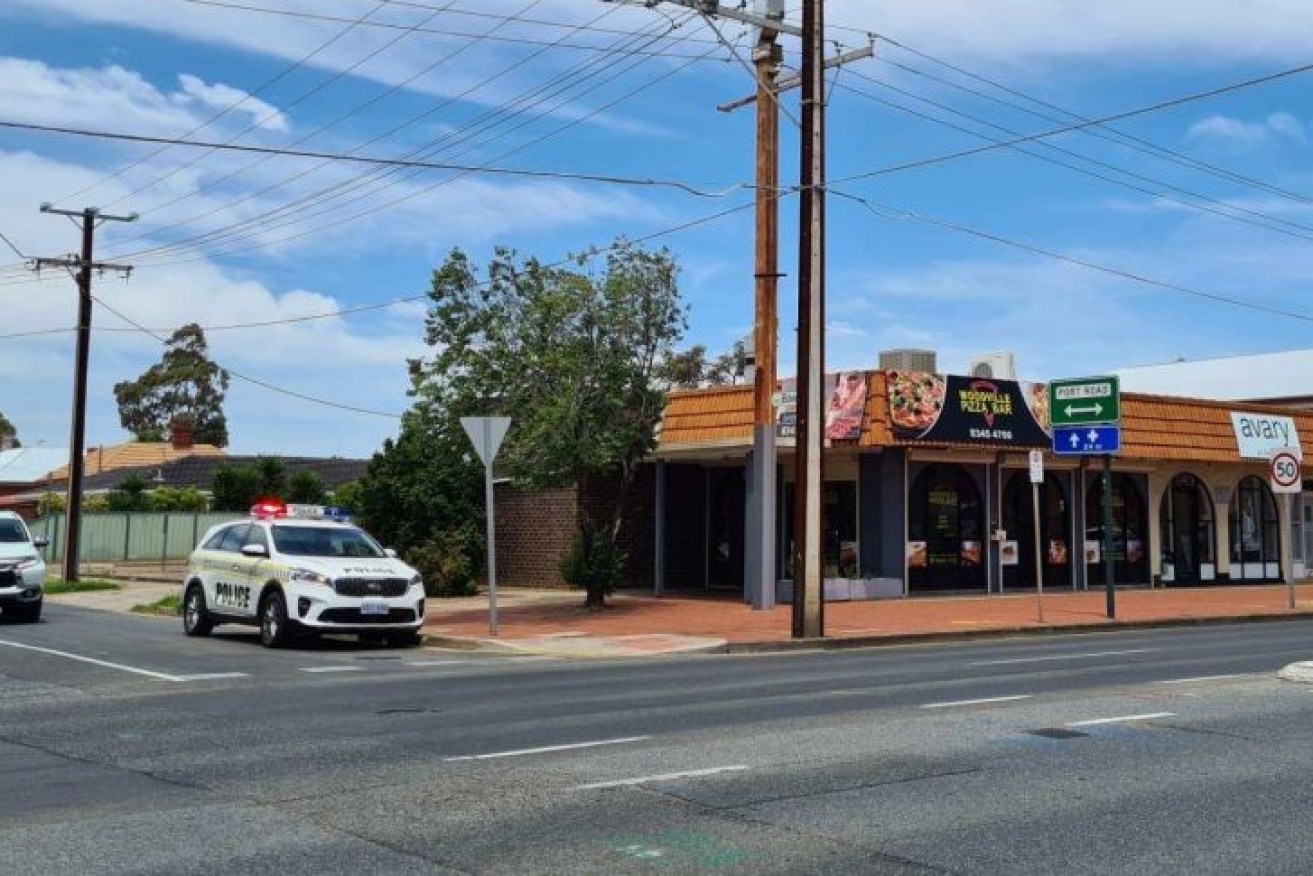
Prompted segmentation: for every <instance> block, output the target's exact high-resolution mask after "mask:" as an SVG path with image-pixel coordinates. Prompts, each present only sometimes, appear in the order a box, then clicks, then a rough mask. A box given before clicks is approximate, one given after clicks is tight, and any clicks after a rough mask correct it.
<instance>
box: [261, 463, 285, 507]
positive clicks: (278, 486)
mask: <svg viewBox="0 0 1313 876" xmlns="http://www.w3.org/2000/svg"><path fill="white" fill-rule="evenodd" d="M254 468H255V472H256V474H257V475H259V477H260V495H261V497H269V498H278V499H281V498H284V494H285V493H286V492H287V466H285V465H283V461H282V460H281V459H279V458H278V457H276V456H261V457H258V458H257V459H256V460H255V464H254Z"/></svg>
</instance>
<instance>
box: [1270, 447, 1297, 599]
mask: <svg viewBox="0 0 1313 876" xmlns="http://www.w3.org/2000/svg"><path fill="white" fill-rule="evenodd" d="M1301 456H1302V453H1301V451H1300V448H1298V447H1278V448H1277V449H1275V450H1273V451H1272V454H1271V457H1270V461H1271V468H1270V470H1269V474H1270V475H1271V479H1272V492H1274V493H1282V494H1284V496H1283V502H1284V504H1285V509H1286V514H1285V524H1286V525H1285V526H1284V527H1283V529H1284V531H1283V532H1282V534H1281V536H1282V537H1281V575H1282V577H1284V578H1285V579H1286V607H1287V608H1294V607H1295V574H1294V572H1295V570H1294V568H1293V567H1292V563H1291V556H1292V554H1291V550H1290V548H1291V545H1290V533H1291V526H1290V520H1291V514H1293V513H1294V500H1293V496H1294V495H1295V493H1298V492H1300V490H1302V489H1303V482H1304V478H1303V473H1302V472H1301V471H1300V458H1301Z"/></svg>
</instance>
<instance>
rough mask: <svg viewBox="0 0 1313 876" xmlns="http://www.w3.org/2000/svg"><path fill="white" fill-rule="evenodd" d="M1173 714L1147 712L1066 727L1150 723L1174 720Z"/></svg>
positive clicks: (1073, 723)
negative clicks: (1154, 720)
mask: <svg viewBox="0 0 1313 876" xmlns="http://www.w3.org/2000/svg"><path fill="white" fill-rule="evenodd" d="M1175 717H1176V713H1175V712H1149V713H1147V714H1144V715H1119V716H1117V717H1116V718H1094V719H1092V720H1089V721H1072V722H1071V723H1070V724H1068V725H1067V726H1068V727H1094V726H1096V725H1099V724H1125V723H1128V722H1130V721H1151V720H1153V719H1154V718H1175Z"/></svg>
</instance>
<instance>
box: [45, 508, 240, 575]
mask: <svg viewBox="0 0 1313 876" xmlns="http://www.w3.org/2000/svg"><path fill="white" fill-rule="evenodd" d="M244 517H245V515H242V514H232V513H227V512H211V513H204V514H200V513H181V512H179V513H171V514H83V515H82V533H81V537H80V538H79V539H78V541H79V551H78V556H79V558H80V559H81V560H82V561H83V562H88V563H97V562H101V563H104V562H130V561H149V560H158V561H160V562H165V561H167V560H184V559H186V558H187V555H188V554H190V553H191V552H192V551H193V550H194V549H195V548H196V543H197V541H199V540H200V538H201V536H203V535H205V531H206V530H207V529H209V528H210V527H211V526H214V525H215V524H218V523H227V522H228V521H229V520H240V519H244ZM31 530H32V534H33V535H44V536H45V537H46V538H48V539H49V540H50V544H49V545H48V546H47V547H46V550H45V557H46V562H47V563H53V562H58V561H61V560H63V558H64V550H65V547H66V546H67V545H66V541H67V531H68V525H67V522H66V521H65V519H64V515H63V514H53V515H49V516H46V517H40V518H38V519H37V520H35V521H33V522H32V524H31Z"/></svg>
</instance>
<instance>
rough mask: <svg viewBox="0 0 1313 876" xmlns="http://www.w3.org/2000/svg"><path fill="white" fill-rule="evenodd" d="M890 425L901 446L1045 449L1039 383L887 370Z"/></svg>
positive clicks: (1044, 404)
mask: <svg viewBox="0 0 1313 876" xmlns="http://www.w3.org/2000/svg"><path fill="white" fill-rule="evenodd" d="M887 378H888V381H889V421H890V428H891V429H892V431H893V433H894V436H895V437H897V438H899V439H901V440H904V441H926V442H931V443H951V444H989V445H1005V446H1012V447H1047V446H1049V434H1048V422H1049V415H1048V390H1047V387H1046V386H1045V385H1044V384H1042V383H1020V382H1018V381H1015V380H993V379H985V378H980V377H960V376H956V375H943V374H930V373H928V372H924V371H889V372H887Z"/></svg>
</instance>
